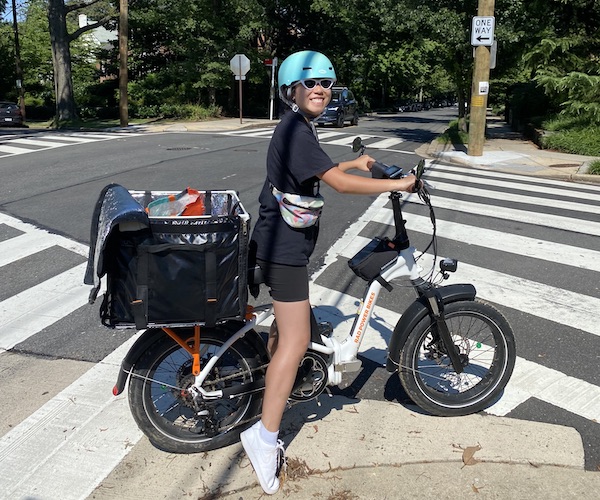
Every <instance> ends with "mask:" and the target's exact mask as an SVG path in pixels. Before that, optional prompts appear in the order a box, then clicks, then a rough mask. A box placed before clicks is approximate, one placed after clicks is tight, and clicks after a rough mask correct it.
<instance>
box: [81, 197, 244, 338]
mask: <svg viewBox="0 0 600 500" xmlns="http://www.w3.org/2000/svg"><path fill="white" fill-rule="evenodd" d="M182 200H186V203H187V207H188V209H187V210H188V212H189V213H192V214H194V215H186V212H185V207H184V206H179V207H177V205H181V202H182ZM153 207H158V209H157V210H153ZM174 207H177V208H174ZM190 207H193V210H190ZM173 210H175V212H173ZM153 213H159V214H165V213H168V214H173V213H175V214H180V215H153ZM199 213H203V215H197V214H199ZM249 231H250V216H249V214H248V213H247V212H246V211H245V209H244V207H243V205H242V203H241V202H240V199H239V197H238V194H237V193H236V192H235V191H227V190H224V191H217V190H215V191H196V190H191V189H189V188H188V189H187V190H185V191H184V192H181V193H176V192H168V191H128V190H126V189H125V188H123V187H122V186H119V185H110V186H107V187H106V188H105V189H104V191H103V193H102V195H101V196H100V199H99V200H98V203H97V204H96V210H95V214H94V218H93V220H92V243H93V244H92V245H91V246H90V256H89V259H88V270H87V272H86V279H85V282H86V283H88V284H94V285H95V287H94V289H93V290H92V293H91V294H90V303H92V302H93V301H94V300H95V298H96V295H97V293H98V290H99V279H100V278H101V277H102V276H103V275H104V274H106V276H107V283H106V293H105V296H104V300H103V302H102V305H101V307H100V316H101V319H102V322H103V324H105V325H106V326H109V327H113V328H114V327H118V328H130V327H136V328H138V329H141V328H146V327H161V326H191V325H198V324H203V325H206V326H214V325H215V324H217V323H218V322H221V321H224V320H229V319H243V318H244V315H245V312H246V304H247V301H248V288H247V267H248V261H247V259H248V238H249Z"/></svg>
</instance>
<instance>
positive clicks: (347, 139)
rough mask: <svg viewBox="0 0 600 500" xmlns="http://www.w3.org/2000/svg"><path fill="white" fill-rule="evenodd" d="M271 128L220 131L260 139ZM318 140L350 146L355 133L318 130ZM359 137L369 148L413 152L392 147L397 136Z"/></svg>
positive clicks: (268, 133) (269, 133) (396, 143)
mask: <svg viewBox="0 0 600 500" xmlns="http://www.w3.org/2000/svg"><path fill="white" fill-rule="evenodd" d="M273 130H274V129H273V128H266V129H264V128H261V129H250V130H235V131H232V132H222V134H223V135H231V136H236V137H256V138H260V139H270V138H271V136H272V135H273ZM317 133H318V135H319V142H320V143H321V144H328V145H332V146H351V145H352V142H353V141H354V139H356V137H357V134H356V133H352V132H342V131H335V130H333V131H324V130H322V129H321V130H318V131H317ZM360 137H361V139H362V140H363V143H364V144H365V145H366V146H367V148H369V149H385V150H391V151H395V152H399V153H410V154H413V153H412V151H402V150H398V149H393V148H394V147H395V146H398V145H399V144H401V143H402V142H404V139H401V138H399V137H383V136H376V135H366V134H361V135H360Z"/></svg>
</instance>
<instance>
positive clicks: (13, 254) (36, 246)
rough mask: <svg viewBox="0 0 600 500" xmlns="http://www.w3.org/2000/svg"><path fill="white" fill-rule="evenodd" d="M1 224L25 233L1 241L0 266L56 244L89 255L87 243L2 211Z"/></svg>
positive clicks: (0, 215) (85, 255)
mask: <svg viewBox="0 0 600 500" xmlns="http://www.w3.org/2000/svg"><path fill="white" fill-rule="evenodd" d="M0 224H6V225H8V226H11V227H13V228H15V229H17V230H19V231H22V232H23V233H24V234H21V235H19V236H16V237H14V238H11V239H8V240H5V241H2V242H0V267H1V266H5V265H7V264H10V263H11V262H15V261H17V260H19V259H22V258H24V257H27V256H28V255H32V254H34V253H36V252H39V251H41V250H44V249H46V248H49V247H51V246H55V245H56V246H60V247H63V248H65V249H67V250H70V251H72V252H74V253H77V254H79V255H82V256H84V257H87V256H88V252H89V250H88V247H87V245H83V244H81V243H77V242H76V241H73V240H70V239H69V238H65V237H64V236H60V235H58V234H52V233H49V232H48V231H46V230H45V229H40V228H38V227H36V226H34V225H33V224H28V223H27V222H23V221H20V220H19V219H15V218H14V217H11V216H9V215H5V214H1V213H0Z"/></svg>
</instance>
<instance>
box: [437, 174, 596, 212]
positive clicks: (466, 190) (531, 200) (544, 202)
mask: <svg viewBox="0 0 600 500" xmlns="http://www.w3.org/2000/svg"><path fill="white" fill-rule="evenodd" d="M431 177H433V179H435V178H436V176H435V175H433V176H431ZM426 179H427V180H430V176H427V178H426ZM489 184H490V183H489V182H488V183H487V185H488V186H489ZM493 184H494V185H497V184H496V182H494V183H493ZM435 188H436V189H442V190H444V189H445V190H446V191H450V192H452V191H455V190H457V185H456V184H448V183H445V182H435ZM515 188H516V189H518V187H517V186H515V185H514V184H512V185H511V189H515ZM458 191H459V193H460V195H461V196H462V195H470V196H479V197H480V198H485V199H488V200H500V201H508V202H517V203H523V204H527V205H535V206H540V207H544V208H546V207H548V206H552V208H558V209H561V210H565V211H570V210H572V211H577V212H583V213H591V214H594V215H596V216H597V217H596V220H597V221H598V222H599V223H600V209H598V207H597V206H594V205H589V204H583V203H577V202H574V201H565V200H560V199H557V198H555V199H548V198H537V197H535V196H524V195H520V194H513V193H510V192H508V191H507V192H501V191H495V190H492V189H487V188H485V189H479V188H473V187H469V186H465V185H461V186H460V188H459V190H458ZM433 194H434V196H435V191H434V192H433ZM436 199H437V198H436ZM598 199H599V201H600V197H598ZM450 201H452V202H453V201H454V200H450ZM495 210H498V209H497V208H496V209H495ZM573 220H574V221H575V222H576V223H577V224H579V223H580V221H579V220H577V219H573Z"/></svg>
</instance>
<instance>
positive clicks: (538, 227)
mask: <svg viewBox="0 0 600 500" xmlns="http://www.w3.org/2000/svg"><path fill="white" fill-rule="evenodd" d="M453 112H454V111H453V110H451V109H445V110H431V111H428V112H421V113H414V114H397V115H386V116H380V117H376V118H371V119H363V120H361V122H360V123H359V125H358V127H346V128H344V129H342V130H339V129H331V128H320V129H319V133H320V136H321V142H322V144H323V147H324V149H325V150H326V151H327V152H328V154H329V155H330V156H331V157H332V159H334V160H336V161H341V160H344V159H348V158H351V157H352V156H353V155H354V153H352V151H351V149H350V148H349V147H348V145H349V143H350V139H351V138H353V137H355V136H357V135H360V136H362V137H365V138H366V139H365V142H366V143H367V146H368V147H369V144H371V145H375V146H377V144H379V145H380V146H381V145H385V146H386V147H385V148H381V147H373V146H371V147H370V149H368V150H367V151H368V152H369V154H371V155H372V156H374V157H376V158H378V159H379V160H380V161H383V162H385V163H390V164H397V165H399V166H402V167H404V168H410V167H412V166H413V165H414V164H415V163H416V161H418V157H417V156H416V155H415V154H414V151H415V149H417V148H418V147H419V146H421V145H422V144H423V143H426V142H428V141H430V140H431V139H432V138H433V137H434V136H435V135H436V134H438V133H439V132H441V131H442V130H443V129H444V128H445V125H447V123H448V121H449V120H450V119H451V118H452V115H453ZM2 132H3V131H2V130H1V129H0V134H2ZM93 135H94V134H89V135H87V136H85V134H84V135H82V136H80V137H86V139H85V141H84V140H83V139H81V140H79V141H76V140H75V139H76V137H75V136H74V135H73V134H66V135H65V134H63V133H58V132H46V131H43V132H42V131H33V130H31V129H30V130H27V131H26V133H25V134H24V135H23V136H20V135H19V134H18V133H16V132H15V131H11V132H10V133H8V134H3V135H0V177H1V178H2V183H1V185H0V322H1V324H2V326H3V329H2V333H0V341H1V342H2V344H1V345H0V348H1V349H0V366H1V368H0V370H1V372H2V375H3V381H4V384H3V386H4V390H3V392H2V395H0V401H1V406H2V408H3V412H2V414H1V415H0V431H1V433H2V434H3V437H2V438H0V439H1V440H0V449H2V450H4V449H5V448H3V446H4V447H6V446H9V445H8V444H7V443H8V442H9V441H10V440H11V436H13V435H14V434H12V433H14V432H15V431H16V430H17V428H18V429H20V428H21V427H19V424H20V423H21V424H23V422H28V420H26V419H27V418H30V419H31V418H35V416H36V415H38V413H39V412H40V411H42V410H44V409H45V408H48V405H52V404H54V403H53V402H54V401H55V398H56V397H57V395H58V394H59V393H60V391H62V390H63V389H64V388H66V387H68V386H69V384H71V383H72V382H73V381H77V380H79V377H83V376H84V375H85V374H87V373H92V371H93V370H97V369H98V368H102V367H106V366H107V363H108V362H106V361H103V360H106V358H107V356H110V355H111V353H112V352H113V351H114V350H115V349H118V348H119V347H120V346H121V345H122V344H123V343H124V342H127V341H128V339H129V338H130V337H131V336H132V335H133V333H134V332H131V331H111V330H107V329H106V328H104V327H102V326H100V324H99V321H98V317H97V307H98V304H95V305H94V306H89V305H86V304H85V303H84V302H81V303H79V302H77V301H74V302H73V305H72V307H70V306H69V305H68V304H70V302H68V301H67V300H66V299H65V300H61V297H60V296H59V297H58V298H57V301H56V302H54V303H52V304H50V305H49V306H48V311H47V312H45V313H43V314H42V316H41V318H42V319H40V318H35V319H30V318H29V317H28V311H29V310H31V311H34V310H35V308H36V305H37V304H38V303H43V301H44V300H46V299H47V297H48V294H52V293H55V291H56V288H59V289H60V286H62V285H61V284H64V283H71V281H73V282H74V281H78V280H80V279H82V276H83V274H82V272H81V271H80V269H81V266H82V265H84V264H85V261H86V256H87V247H86V246H87V244H88V242H89V238H90V234H89V233H90V221H91V215H92V210H93V206H94V203H95V201H96V198H97V196H98V194H99V193H100V191H101V189H102V188H103V187H104V186H105V185H107V184H109V183H113V182H116V183H119V184H122V185H123V186H126V187H127V188H129V189H151V190H172V191H178V190H181V189H183V188H185V187H187V186H191V187H195V188H199V189H225V188H226V189H232V188H233V189H236V190H237V191H239V192H240V196H241V199H242V201H243V203H244V205H245V207H246V209H247V210H248V211H249V212H250V213H251V215H252V216H253V217H256V214H257V210H258V206H257V201H256V200H257V198H258V193H259V190H260V187H261V186H262V183H263V179H264V177H263V176H264V161H265V157H266V148H267V145H268V133H266V134H265V132H264V131H252V130H245V131H240V132H239V133H237V132H236V133H229V134H224V133H215V134H211V133H162V134H144V133H140V134H118V133H112V134H96V137H95V138H94V137H93ZM25 136H26V137H28V138H33V139H34V140H37V141H41V143H43V142H44V141H46V142H50V143H51V144H54V146H53V147H48V146H45V145H44V144H37V145H36V144H32V143H30V144H29V145H25V144H22V143H18V142H14V139H15V138H21V137H25ZM42 136H45V137H46V138H43V137H42ZM47 136H52V138H47ZM393 139H396V142H394V141H393ZM60 141H63V143H65V144H68V145H65V146H64V147H62V146H61V147H56V144H57V143H59V142H60ZM69 141H70V142H69ZM6 145H9V146H12V147H15V148H17V147H27V148H28V152H26V153H23V154H21V153H19V154H14V153H5V154H3V153H2V149H1V148H2V146H6ZM428 175H429V179H430V180H431V182H433V183H434V184H435V185H436V190H435V191H434V192H433V197H432V198H433V203H434V206H435V207H436V215H437V219H438V236H439V245H438V254H439V255H441V256H450V257H456V258H458V259H459V261H460V263H459V271H458V273H457V274H456V276H453V277H452V278H451V280H450V281H454V282H465V281H470V282H474V283H476V285H477V288H478V291H479V295H480V296H481V297H482V298H484V299H485V300H489V301H490V302H492V303H494V304H495V305H496V306H497V307H498V308H499V309H500V310H501V311H502V312H503V313H504V314H505V315H506V316H507V317H508V318H509V320H510V322H511V324H512V325H513V328H514V330H515V333H516V335H517V346H518V354H519V362H518V364H517V369H516V371H515V376H514V377H513V380H511V384H509V387H508V388H507V391H506V395H505V397H503V398H502V400H501V401H500V402H499V403H498V404H497V405H495V406H494V407H492V408H490V409H489V412H490V413H493V414H499V415H506V416H509V417H514V418H519V419H527V420H536V421H544V422H550V423H559V424H561V425H567V426H571V427H574V428H576V429H577V430H578V431H579V432H580V434H581V436H582V438H583V441H584V445H585V450H586V468H587V469H588V470H597V468H598V466H599V465H600V451H598V450H600V442H599V441H600V432H599V430H600V429H599V427H598V425H599V424H598V417H599V416H600V415H598V410H597V409H598V403H597V400H598V398H599V396H598V394H599V393H598V390H599V389H598V388H599V387H600V375H599V374H598V370H597V366H598V362H599V361H600V354H599V353H600V339H599V337H600V330H598V325H597V322H596V321H595V320H594V317H593V315H594V311H597V310H598V306H599V304H600V291H599V289H598V285H597V283H598V282H599V280H598V277H599V273H600V268H599V267H598V262H600V260H599V259H598V258H597V257H600V243H598V233H597V232H596V231H598V230H599V229H598V228H600V220H599V219H598V215H597V214H598V213H599V209H600V191H599V190H598V189H597V188H595V187H590V186H583V185H574V184H566V183H562V182H558V181H543V180H539V179H532V180H527V181H523V180H522V179H513V178H511V176H507V175H503V176H500V175H494V173H493V172H483V171H473V170H471V169H468V168H460V167H454V166H450V165H443V164H439V165H435V166H434V167H432V169H431V170H430V172H429V174H428ZM322 192H323V194H324V196H325V198H326V200H327V208H326V217H325V218H324V221H323V227H322V230H321V235H320V240H319V244H318V247H317V250H316V252H315V255H314V256H313V260H312V263H311V271H312V272H317V271H318V272H319V273H318V277H317V278H316V279H315V294H316V295H318V296H319V297H327V296H328V295H331V294H333V293H339V292H342V291H343V293H344V294H346V295H348V296H349V297H355V298H357V300H358V298H360V297H361V294H362V289H363V284H362V282H360V281H359V280H357V279H352V278H353V275H352V274H351V273H350V271H349V270H348V268H347V265H346V260H347V258H348V257H350V256H351V255H345V254H344V250H341V251H340V252H339V253H337V254H335V252H336V251H337V250H336V249H337V248H341V246H340V241H342V242H343V241H346V240H348V239H349V238H350V239H353V240H355V241H362V240H363V239H364V240H365V241H367V239H368V238H371V237H373V236H376V235H381V234H385V233H386V231H389V226H388V220H387V219H386V212H385V210H384V211H382V212H381V214H380V215H378V216H377V218H376V220H373V221H372V222H370V223H368V224H365V225H363V226H361V227H360V228H357V229H356V231H355V232H354V233H352V234H351V235H350V236H349V234H348V232H347V231H348V230H349V229H350V228H352V227H355V225H356V222H357V221H359V220H360V217H361V215H363V214H364V212H365V210H367V209H368V207H369V206H371V204H372V203H373V202H374V201H375V200H376V197H358V196H342V195H339V194H337V193H335V192H333V191H332V190H331V189H329V188H327V187H324V188H323V190H322ZM405 215H406V218H407V220H408V222H409V224H410V227H409V231H411V236H412V240H411V241H412V243H413V244H414V246H416V247H417V248H421V249H423V248H425V247H426V246H427V243H428V242H429V239H430V237H431V225H430V223H429V219H428V214H427V213H426V212H425V210H424V207H422V206H420V205H415V204H409V205H408V206H407V207H406V209H405ZM557 221H560V223H561V225H558V224H557ZM28 224H32V226H30V225H28ZM23 235H25V236H27V237H28V238H29V239H22V240H19V239H18V238H19V237H23ZM20 241H22V242H23V243H22V244H20V243H19V242H20ZM42 243H43V244H42ZM525 245H528V246H525ZM332 252H333V253H332ZM73 270H75V271H73ZM69 273H72V275H71V274H69ZM78 273H79V274H78ZM67 275H68V276H67ZM57 276H60V277H62V278H61V279H62V281H59V282H58V284H55V285H53V286H54V288H50V289H49V290H50V291H48V289H39V285H40V283H47V282H49V281H51V280H55V279H57ZM69 280H71V281H69ZM53 283H54V282H53ZM81 293H83V292H81ZM81 293H80V294H81ZM411 300H412V292H410V291H407V290H405V289H402V288H401V287H399V288H397V289H396V290H395V291H394V293H393V294H390V295H389V296H388V295H386V296H383V297H382V299H381V303H380V304H379V305H380V306H381V307H382V308H383V309H382V310H383V311H391V313H390V314H392V316H393V315H394V314H399V313H400V312H401V311H402V310H403V309H404V307H406V306H407V305H408V304H409V303H410V301H411ZM57 304H58V305H57ZM50 310H51V311H50ZM349 314H350V313H349ZM386 314H387V313H386ZM36 325H38V326H41V328H37V327H36ZM392 326H393V325H392ZM338 327H339V328H336V336H341V337H343V335H344V328H347V326H346V323H345V322H344V321H341V320H340V321H339V322H338ZM386 335H389V332H388V333H387V334H386V333H385V332H384V331H379V330H375V333H374V334H373V335H372V337H370V338H369V339H368V340H366V341H365V343H364V345H363V346H362V348H361V359H362V360H363V370H362V371H360V372H359V373H358V374H357V375H356V376H353V377H347V379H345V381H344V384H342V386H341V387H339V388H337V389H336V390H335V391H336V392H337V393H339V394H344V395H347V396H350V397H361V398H370V399H381V400H384V399H385V400H390V401H398V402H399V403H400V404H407V403H408V401H407V399H406V396H405V395H404V394H403V391H402V389H401V387H400V386H399V383H398V379H397V377H396V376H395V375H392V376H390V375H389V374H388V373H387V372H385V370H383V369H382V368H381V362H382V359H383V357H384V356H385V340H386ZM110 362H111V363H117V364H118V360H117V359H115V360H114V361H110ZM108 364H110V363H108ZM115 373H116V371H115V369H113V371H112V372H109V373H108V375H107V379H108V380H109V381H110V380H112V379H111V377H113V375H114V374H115ZM82 384H83V383H82ZM80 397H81V396H80ZM594 398H596V399H594ZM594 401H596V402H594ZM70 425H71V424H70ZM72 426H73V429H79V428H85V422H84V420H77V419H76V418H75V417H74V418H73V422H72ZM64 432H65V439H69V438H70V436H71V432H70V431H69V430H65V431H64ZM73 439H76V438H75V437H74V438H73ZM115 439H116V438H115ZM138 439H139V437H138ZM49 442H50V441H49ZM133 445H135V442H132V446H133ZM48 446H50V444H49V445H48ZM107 446H108V445H107ZM45 451H46V450H45V448H44V444H43V443H42V444H41V445H40V448H39V449H31V450H28V449H27V447H22V448H19V449H14V450H13V451H12V452H11V453H5V454H1V455H0V456H1V457H3V458H0V469H3V470H4V472H3V474H5V475H7V476H6V478H5V477H4V476H1V477H0V484H3V481H4V480H5V479H7V480H11V476H10V474H15V471H16V470H17V469H11V466H10V463H12V462H11V460H12V458H13V457H15V456H16V457H17V458H14V460H17V459H18V458H19V457H20V455H19V454H22V455H23V457H22V458H23V460H24V461H25V460H27V461H28V463H30V467H29V470H30V471H31V472H32V473H35V471H38V473H37V475H38V476H39V477H40V478H41V479H40V481H41V480H42V479H43V474H42V473H41V472H40V471H41V469H40V470H38V468H37V467H38V466H37V465H36V464H38V463H39V464H41V463H42V462H44V463H46V462H47V463H48V464H54V462H53V461H52V459H51V458H46V456H45V455H44V452H45ZM28 453H30V455H28ZM153 453H157V454H159V453H160V452H158V451H154V452H153ZM48 456H50V454H49V455H48ZM3 461H4V465H2V462H3ZM107 464H108V462H107V463H103V467H107V468H108V471H110V470H111V467H110V466H109V465H107ZM55 466H56V467H58V468H59V469H60V464H55ZM40 467H41V465H40ZM113 467H114V465H113ZM100 469H101V467H100V466H98V468H97V470H98V471H99V470H100ZM23 474H24V473H23ZM101 475H102V474H101V473H100V472H98V478H97V480H98V481H101V480H102V477H100V476H101ZM12 479H14V477H13V478H12ZM7 484H8V483H7ZM1 491H2V490H0V492H1ZM15 491H20V492H21V494H24V493H25V492H27V486H26V485H25V486H23V487H22V489H17V490H15ZM0 496H1V495H0ZM75 497H76V498H79V497H77V496H75ZM64 498H67V496H65V497H64Z"/></svg>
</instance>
